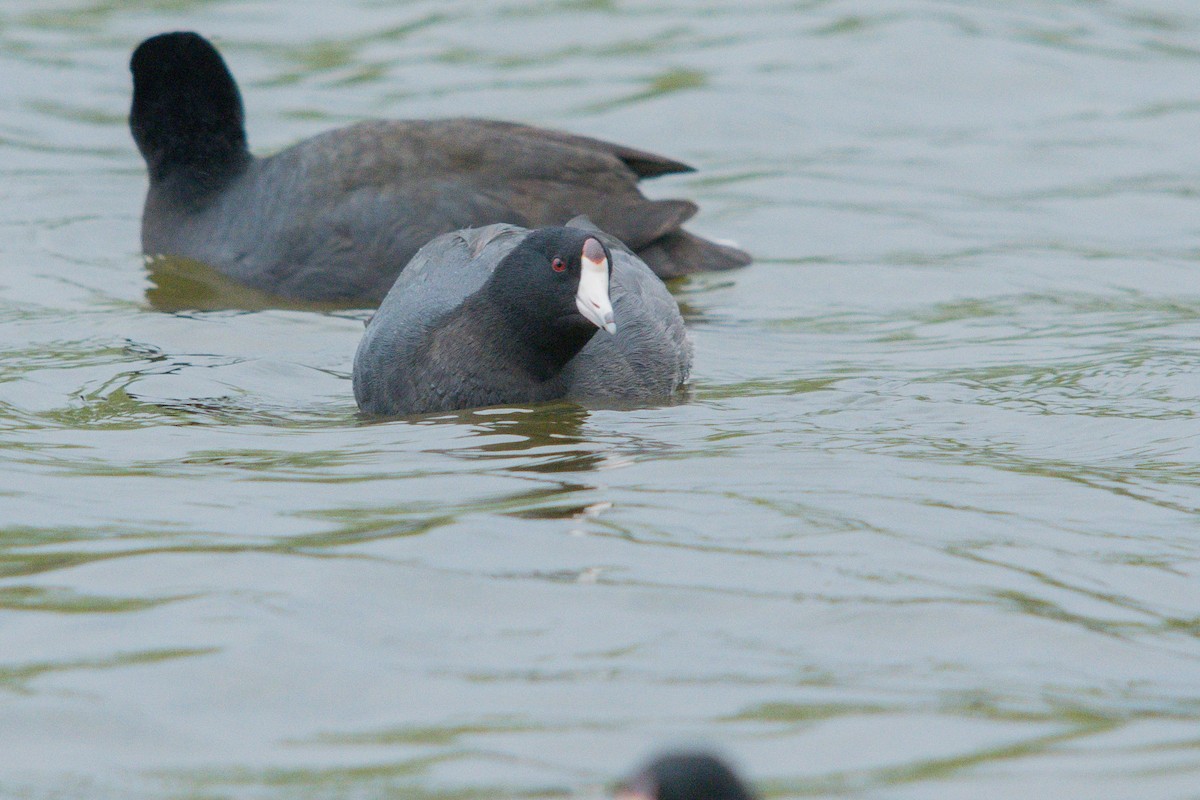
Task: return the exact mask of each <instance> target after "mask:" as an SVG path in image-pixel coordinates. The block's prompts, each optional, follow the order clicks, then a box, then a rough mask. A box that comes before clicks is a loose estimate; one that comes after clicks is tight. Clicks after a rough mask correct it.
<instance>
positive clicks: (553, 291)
mask: <svg viewBox="0 0 1200 800" xmlns="http://www.w3.org/2000/svg"><path fill="white" fill-rule="evenodd" d="M611 264H612V254H611V253H610V252H609V250H608V248H607V247H605V246H604V244H603V243H602V242H601V241H600V240H599V239H598V238H597V237H596V236H595V235H594V234H591V233H588V232H587V231H583V230H579V229H578V228H540V229H538V230H535V231H533V232H531V233H530V234H529V235H528V236H526V237H525V239H524V240H523V241H522V242H521V243H520V244H519V245H517V246H516V247H515V248H513V249H512V251H511V252H510V253H509V254H508V255H507V256H506V257H505V258H504V260H503V261H501V263H500V264H499V265H498V266H497V267H496V272H495V275H494V276H493V278H494V279H493V284H494V285H493V286H492V291H493V293H494V296H495V295H496V294H499V295H500V296H501V298H502V302H503V303H504V304H505V305H507V306H510V307H511V308H513V309H514V311H515V313H516V315H517V316H518V318H520V319H524V320H530V321H532V320H535V319H536V320H541V321H543V322H545V323H551V324H553V325H554V326H555V327H559V328H564V329H574V330H576V331H577V332H581V333H584V334H586V335H587V336H588V337H590V336H591V335H592V334H594V333H595V332H596V329H597V328H603V329H605V330H607V331H608V332H609V333H614V332H615V331H616V323H615V322H614V320H613V311H612V303H611V301H610V299H609V295H608V289H609V282H610V277H611V274H612V269H611Z"/></svg>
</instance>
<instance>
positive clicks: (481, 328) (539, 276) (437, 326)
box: [354, 218, 692, 416]
mask: <svg viewBox="0 0 1200 800" xmlns="http://www.w3.org/2000/svg"><path fill="white" fill-rule="evenodd" d="M600 261H603V262H605V270H604V271H605V273H606V274H605V275H604V278H603V280H601V279H600V278H598V277H597V275H598V267H597V264H598V263H600ZM610 276H611V278H610ZM601 285H603V289H604V292H603V293H602V292H601V291H599V287H600V286H601ZM602 294H603V295H604V296H601V295H602ZM592 301H595V302H594V303H593V302H592ZM589 304H591V306H592V307H590V308H589V307H588V305H589ZM606 309H607V311H606ZM585 312H586V313H585ZM606 313H607V314H609V316H605V314H606ZM602 327H603V328H604V329H602ZM614 328H615V330H614ZM691 363H692V344H691V339H690V338H689V336H688V334H687V331H686V330H685V329H684V325H683V318H682V317H681V316H680V314H679V306H678V305H677V304H676V303H675V299H674V298H673V297H671V294H670V292H668V291H667V289H666V287H665V286H664V285H663V283H662V281H661V280H659V278H658V277H657V276H655V274H654V273H653V272H651V271H650V269H649V268H648V267H647V266H646V265H645V264H644V263H642V261H641V259H639V258H638V257H637V256H636V255H634V254H633V253H632V252H630V251H629V250H628V249H627V248H626V247H625V246H624V245H623V244H621V242H620V241H618V240H616V239H614V238H612V237H610V236H608V235H607V234H605V233H602V232H601V231H599V230H598V229H597V228H596V227H595V226H593V225H591V224H590V223H589V222H588V221H587V220H586V219H582V218H581V219H576V220H572V221H571V222H570V223H569V224H568V226H567V227H563V228H541V229H538V230H533V231H531V230H528V229H526V228H520V227H517V226H514V225H504V224H499V225H490V226H487V227H484V228H472V229H468V230H462V231H455V232H453V233H448V234H444V235H442V236H439V237H438V238H436V239H434V240H433V241H432V242H430V243H429V244H427V245H426V246H425V247H423V248H422V249H421V251H420V252H419V253H417V255H416V257H414V258H413V260H412V261H411V262H410V263H409V264H408V266H406V267H405V268H404V271H403V272H401V273H400V277H399V278H397V279H396V283H395V285H394V286H393V287H392V290H391V292H389V293H388V295H387V297H386V298H384V300H383V303H382V305H380V307H379V310H378V311H377V312H376V313H375V315H374V316H373V317H372V318H371V320H370V322H369V323H368V324H367V330H366V333H365V334H364V335H363V339H362V342H361V343H360V344H359V346H358V352H357V354H356V355H355V358H354V397H355V400H357V401H358V406H359V408H360V409H361V410H362V411H364V412H366V413H368V414H378V415H388V416H398V415H406V414H417V413H425V412H432V411H446V410H451V409H460V408H474V407H480V406H488V405H500V404H524V403H531V402H539V401H544V400H554V399H560V398H567V399H574V400H584V401H586V400H593V401H609V402H615V403H620V404H628V403H637V402H646V401H651V400H666V399H669V398H670V396H671V395H672V394H673V393H674V392H675V391H676V390H677V389H679V387H680V386H681V385H682V384H683V383H684V381H686V380H687V376H688V372H689V371H690V369H691Z"/></svg>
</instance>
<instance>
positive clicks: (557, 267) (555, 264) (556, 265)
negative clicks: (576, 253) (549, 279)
mask: <svg viewBox="0 0 1200 800" xmlns="http://www.w3.org/2000/svg"><path fill="white" fill-rule="evenodd" d="M566 268H567V265H566V264H565V263H563V260H562V259H561V258H556V259H554V260H553V261H551V262H550V269H552V270H554V271H555V272H562V271H563V270H564V269H566Z"/></svg>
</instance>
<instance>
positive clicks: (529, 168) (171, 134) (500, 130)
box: [129, 32, 750, 305]
mask: <svg viewBox="0 0 1200 800" xmlns="http://www.w3.org/2000/svg"><path fill="white" fill-rule="evenodd" d="M130 70H131V71H132V72H133V104H132V109H131V111H130V116H129V126H130V130H131V131H132V133H133V138H134V141H135V142H136V143H137V146H138V149H139V150H140V151H141V153H142V156H143V157H144V158H145V160H146V167H147V169H148V171H149V176H150V189H149V192H148V193H147V196H146V205H145V209H144V212H143V216H142V249H143V251H144V252H145V253H146V255H148V256H155V255H172V256H183V257H186V258H190V259H193V260H196V261H201V262H204V263H206V264H209V265H210V266H213V267H215V268H217V269H218V270H220V271H221V272H223V273H225V274H228V275H230V276H231V277H233V278H235V279H237V280H240V281H242V282H244V283H246V284H249V285H250V286H253V287H254V288H256V289H260V290H262V291H266V292H270V293H272V294H275V295H279V296H282V297H286V298H291V299H297V300H305V301H309V300H311V301H317V302H341V303H355V302H361V303H370V304H372V305H373V304H375V303H377V302H378V301H379V300H380V298H382V297H383V296H384V294H386V293H387V291H388V290H389V289H390V287H391V286H392V283H393V281H394V280H395V278H396V275H397V273H398V272H399V271H400V269H401V267H403V265H404V264H405V263H407V262H408V261H409V260H410V259H411V258H412V256H413V255H414V254H415V253H416V251H417V250H418V249H419V248H420V247H421V246H422V245H424V244H425V243H426V242H428V241H429V240H430V239H432V238H433V237H434V236H437V235H439V234H442V233H447V232H450V231H454V230H458V229H461V228H468V227H473V226H479V225H487V224H491V223H496V222H508V223H512V224H517V225H523V226H526V227H541V226H546V225H562V224H564V223H565V222H566V221H567V220H569V219H571V218H572V217H575V216H577V215H580V214H586V215H588V216H589V217H590V218H591V219H592V220H593V221H595V222H596V223H597V224H598V225H600V226H601V227H602V228H603V229H604V230H607V231H609V232H611V233H612V234H613V235H615V236H618V237H619V238H620V239H621V240H622V241H624V242H626V243H627V244H628V245H629V246H630V247H632V248H633V249H634V250H636V251H637V252H638V253H639V254H640V255H641V256H642V258H643V259H644V260H646V261H647V263H649V264H650V265H651V266H652V268H653V269H654V271H655V272H656V273H657V274H658V275H660V276H663V277H670V276H675V275H682V274H685V273H689V272H697V271H707V270H720V269H728V268H730V267H737V266H742V265H745V264H747V263H749V261H750V257H749V256H748V255H747V254H746V253H744V252H742V251H741V250H738V249H736V248H734V247H730V246H726V245H722V244H718V243H716V242H711V241H708V240H706V239H702V238H700V237H698V236H695V235H693V234H690V233H688V232H687V231H684V230H683V229H682V228H681V227H680V226H681V225H682V223H683V222H684V221H685V220H687V219H688V218H690V217H691V216H692V215H693V214H695V213H696V210H697V208H696V205H695V204H694V203H691V202H689V201H686V200H657V201H653V200H648V199H647V198H646V197H644V196H643V195H642V194H641V192H640V191H638V188H637V182H638V180H639V179H641V178H649V177H654V176H656V175H666V174H669V173H673V172H687V171H690V170H691V168H690V167H688V166H687V165H686V164H681V163H679V162H678V161H672V160H671V159H667V158H663V157H662V156H658V155H654V154H653V153H647V152H644V151H641V150H635V149H633V148H628V147H623V146H621V145H617V144H611V143H609V142H604V141H600V140H598V139H591V138H588V137H585V136H576V135H573V134H569V133H561V132H557V131H551V130H545V129H542V128H535V127H530V126H527V125H519V124H515V123H508V122H496V121H491V120H480V119H446V120H430V121H416V120H414V121H405V122H397V121H379V120H377V121H371V122H363V123H360V124H357V125H352V126H350V127H347V128H341V129H338V130H334V131H330V132H328V133H325V134H321V135H319V136H316V137H314V138H311V139H307V140H305V141H303V142H300V143H299V144H296V145H294V146H292V147H290V148H288V149H286V150H283V151H282V152H279V153H277V154H275V155H272V156H269V157H266V158H256V157H254V156H252V155H251V154H250V151H249V149H248V146H247V141H246V129H245V120H244V115H243V110H242V100H241V95H240V93H239V92H238V87H237V84H236V82H235V81H234V79H233V75H232V74H231V73H230V71H229V69H228V68H227V67H226V65H225V62H224V60H223V59H222V58H221V55H220V53H218V52H217V50H216V48H215V47H213V46H212V44H210V43H209V42H208V41H207V40H206V39H204V38H203V37H202V36H200V35H198V34H195V33H188V32H176V33H164V34H160V35H158V36H154V37H151V38H149V39H147V40H146V41H144V42H142V44H141V45H139V46H138V48H137V49H136V50H135V51H134V53H133V57H132V59H131V60H130Z"/></svg>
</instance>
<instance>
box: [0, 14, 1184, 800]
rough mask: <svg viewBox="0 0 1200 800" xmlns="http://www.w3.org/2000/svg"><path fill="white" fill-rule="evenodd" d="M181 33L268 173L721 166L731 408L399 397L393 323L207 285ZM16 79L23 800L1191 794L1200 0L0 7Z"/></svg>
mask: <svg viewBox="0 0 1200 800" xmlns="http://www.w3.org/2000/svg"><path fill="white" fill-rule="evenodd" d="M178 28H190V29H196V30H199V31H201V32H203V33H205V34H208V35H210V36H213V37H215V38H216V40H217V41H218V43H219V44H220V45H221V47H222V48H223V50H224V51H225V53H226V55H227V57H228V59H229V61H230V62H231V65H232V68H233V70H234V72H235V73H236V74H237V75H238V76H239V77H240V79H241V82H242V85H243V91H244V94H245V98H246V104H247V108H248V115H249V127H250V137H251V142H252V145H253V146H254V147H255V148H256V149H258V150H260V151H267V150H271V149H274V148H278V147H281V146H284V145H286V144H288V143H290V142H293V141H295V140H297V139H299V138H302V137H304V136H307V135H311V134H313V133H316V132H319V131H322V130H326V129H328V128H330V127H334V126H336V125H340V124H344V123H346V122H349V121H353V120H358V119H361V118H363V117H368V116H395V117H421V116H439V115H440V116H446V115H456V114H463V113H470V114H476V115H485V116H495V117H503V118H508V119H517V120H523V121H530V122H535V123H539V124H545V125H551V126H557V127H562V128H567V129H569V130H573V131H577V132H581V133H586V134H590V135H596V136H601V137H606V138H611V139H615V140H618V141H621V142H625V143H628V144H631V145H634V146H638V147H643V148H647V149H650V150H657V151H661V152H664V153H667V154H669V155H672V156H675V157H678V158H681V159H684V160H686V161H689V162H691V163H694V164H695V165H697V166H698V167H699V168H700V171H699V172H697V173H696V174H694V175H688V176H681V177H675V178H669V179H663V180H659V181H656V182H654V183H653V184H650V185H648V191H649V192H650V193H652V194H653V195H655V196H662V197H665V196H686V197H691V198H694V199H696V200H697V201H699V202H700V204H701V206H702V208H703V211H702V214H701V216H700V217H699V219H698V220H697V222H696V224H695V225H694V228H695V229H696V230H697V231H698V232H702V233H705V234H708V235H715V236H727V237H732V238H735V239H737V240H738V241H739V242H740V243H741V244H742V245H743V246H745V247H747V248H748V249H750V250H751V251H752V252H754V253H755V254H756V256H757V257H758V261H757V263H756V264H755V265H754V266H752V267H750V268H749V269H746V270H743V271H740V272H737V273H733V274H723V275H715V276H704V277H699V278H693V279H688V280H685V281H683V282H681V283H679V284H677V285H675V286H673V287H672V288H673V290H674V291H675V292H676V294H677V296H678V298H679V300H680V302H681V303H682V304H683V305H684V307H685V310H686V313H687V316H688V319H689V321H690V323H691V326H692V330H693V331H694V334H695V339H696V350H697V363H696V369H695V380H694V385H693V388H692V397H691V399H690V402H688V403H686V404H684V405H680V406H674V407H667V408H647V409H643V410H635V411H625V412H618V411H589V410H586V409H582V408H578V407H575V406H571V405H552V406H546V407H537V408H525V409H511V410H493V411H483V412H475V413H471V412H466V413H462V414H458V415H452V416H443V417H438V418H432V419H421V420H415V421H397V422H387V423H381V424H367V423H364V422H362V421H360V420H358V419H357V418H356V417H355V410H354V404H353V399H352V395H351V390H350V383H349V380H348V373H349V370H350V363H351V358H352V355H353V351H354V348H355V346H356V344H357V341H358V338H359V335H360V333H361V331H362V319H363V318H364V316H365V313H361V312H335V313H322V312H317V311H306V310H287V309H259V310H242V311H228V310H226V311H219V310H210V311H206V310H195V309H202V308H211V307H212V305H211V304H209V303H208V301H207V298H209V295H210V293H211V291H214V290H211V287H207V288H206V287H205V286H203V285H201V284H203V280H202V278H198V277H196V276H190V277H189V275H188V274H186V273H185V274H183V275H176V276H171V275H155V276H150V275H149V274H148V272H147V270H146V268H145V266H144V265H143V264H142V262H141V259H140V256H139V255H138V252H137V250H138V239H137V226H138V218H139V213H140V203H141V198H142V193H143V191H144V184H145V180H144V175H143V170H142V164H141V161H140V159H139V157H138V156H137V153H136V151H135V150H134V148H133V145H132V143H131V142H130V140H129V137H128V133H127V131H126V129H125V122H124V117H125V114H126V109H127V104H128V93H129V78H128V72H127V70H126V61H127V58H128V53H129V51H130V50H131V49H132V47H133V46H134V45H135V44H136V43H137V42H138V41H140V40H141V39H142V38H143V37H145V36H147V35H150V34H152V33H156V32H159V31H161V30H168V29H178ZM0 74H3V75H4V76H5V80H4V89H3V91H0V110H2V112H3V113H2V114H0V458H2V465H0V470H2V473H0V474H3V476H4V477H3V478H2V479H0V795H2V796H5V797H22V798H24V797H28V798H50V797H56V798H57V797H85V796H86V797H92V798H107V797H123V798H137V797H177V798H183V797H190V798H218V797H221V798H224V797H238V798H243V797H246V798H250V797H253V798H285V797H286V798H294V797H323V798H325V797H354V798H360V797H361V798H366V797H379V796H385V795H386V796H400V797H475V796H492V795H495V796H530V797H532V796H544V795H547V794H552V795H560V794H594V793H596V792H599V791H600V788H599V787H601V786H603V785H604V783H605V782H607V781H609V780H611V779H613V778H614V777H616V776H618V775H619V774H620V773H622V772H623V771H624V770H626V769H627V768H629V767H630V766H632V765H633V764H634V763H635V762H636V761H637V760H639V759H640V758H642V757H643V756H644V755H645V754H646V753H648V752H649V751H651V750H652V749H655V748H657V747H659V746H662V745H666V744H670V743H680V742H684V743H687V742H704V743H708V744H710V745H714V746H716V747H719V748H720V749H722V750H723V751H724V752H726V753H728V754H730V755H731V756H733V757H734V758H735V759H736V760H737V761H738V762H739V763H740V764H741V765H742V766H743V767H744V768H745V769H746V771H747V772H748V773H749V774H750V775H752V776H753V777H754V778H755V779H756V780H757V781H758V782H759V784H760V786H761V787H762V788H763V789H764V791H765V792H766V794H767V795H768V796H770V797H862V798H947V799H949V798H998V797H1005V798H1008V797H1012V796H1023V797H1038V798H1043V797H1044V798H1080V799H1081V800H1082V799H1084V798H1086V799H1087V800H1094V799H1095V798H1130V797H1137V798H1143V799H1144V798H1184V797H1193V798H1194V797H1200V789H1198V788H1197V787H1198V786H1200V735H1198V733H1197V731H1198V730H1200V729H1198V728H1197V723H1200V639H1198V637H1200V581H1198V580H1197V579H1198V577H1200V524H1198V522H1200V517H1198V515H1197V511H1198V510H1200V509H1198V507H1200V437H1198V434H1197V427H1196V414H1195V411H1194V407H1195V405H1196V402H1197V398H1198V397H1200V281H1198V280H1197V274H1198V271H1200V264H1198V263H1197V262H1198V256H1200V245H1198V242H1200V202H1198V200H1197V196H1196V194H1197V187H1198V186H1200V149H1198V148H1197V145H1196V142H1197V141H1198V137H1197V134H1198V131H1200V81H1198V80H1197V75H1198V74H1200V8H1197V7H1196V5H1195V4H1194V3H1193V2H1191V0H1188V1H1187V2H1185V1H1184V0H1174V2H1171V1H1170V0H1158V1H1157V2H1135V0H1108V1H1107V2H1101V1H1100V0H1092V1H1088V2H1085V1H1084V0H1079V1H1078V2H1069V1H1068V0H1060V1H1059V2H1050V0H1045V1H1044V2H1036V1H1035V0H1016V1H1015V2H1000V0H992V2H982V0H979V1H978V2H967V1H966V0H960V1H958V2H952V1H950V0H942V1H941V2H934V1H933V0H927V1H926V2H913V3H903V4H901V3H889V2H880V1H875V2H849V0H839V1H834V0H830V1H828V2H820V1H818V0H813V1H812V2H795V1H793V2H767V1H766V0H762V1H760V2H751V1H750V0H739V1H738V2H733V1H732V0H730V1H729V2H707V3H702V4H701V3H692V2H690V0H658V1H657V2H653V3H650V2H645V3H643V2H620V1H619V0H618V1H613V0H607V1H606V0H596V1H595V2H570V1H567V0H563V1H555V0H509V1H508V2H488V3H482V2H467V1H466V0H461V1H460V2H447V1H446V0H439V2H410V3H386V2H379V1H378V0H358V2H341V3H325V2H317V1H316V0H310V1H309V2H302V3H301V2H294V3H284V2H281V1H279V0H275V1H273V2H268V1H266V0H263V1H261V2H245V3H242V2H200V1H199V0H194V1H192V2H188V1H187V0H174V1H173V2H154V3H145V4H142V6H141V7H140V8H129V7H127V6H126V4H122V3H116V2H111V0H105V2H97V1H95V0H93V2H85V1H84V0H56V1H54V2H42V0H37V2H35V1H34V0H6V2H5V3H4V5H3V7H2V9H0ZM218 305H219V303H218ZM247 305H254V304H253V303H247ZM162 309H168V310H166V311H164V310H162Z"/></svg>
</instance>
